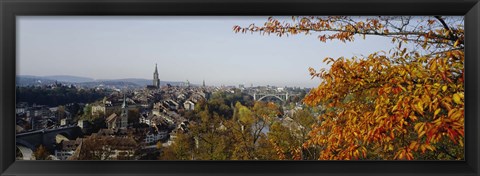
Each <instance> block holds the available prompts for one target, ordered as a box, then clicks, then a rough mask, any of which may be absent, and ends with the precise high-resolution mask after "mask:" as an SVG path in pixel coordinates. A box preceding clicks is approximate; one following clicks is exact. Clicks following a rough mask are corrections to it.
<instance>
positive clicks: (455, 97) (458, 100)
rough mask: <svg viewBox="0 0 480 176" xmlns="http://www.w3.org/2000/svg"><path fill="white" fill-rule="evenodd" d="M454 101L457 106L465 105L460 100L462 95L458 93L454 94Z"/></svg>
mask: <svg viewBox="0 0 480 176" xmlns="http://www.w3.org/2000/svg"><path fill="white" fill-rule="evenodd" d="M453 101H454V102H455V103H457V104H463V102H462V101H461V100H460V95H458V93H456V94H453Z"/></svg>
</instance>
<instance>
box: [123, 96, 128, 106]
mask: <svg viewBox="0 0 480 176" xmlns="http://www.w3.org/2000/svg"><path fill="white" fill-rule="evenodd" d="M127 107H128V105H127V97H126V96H125V94H123V103H122V108H123V109H125V108H127Z"/></svg>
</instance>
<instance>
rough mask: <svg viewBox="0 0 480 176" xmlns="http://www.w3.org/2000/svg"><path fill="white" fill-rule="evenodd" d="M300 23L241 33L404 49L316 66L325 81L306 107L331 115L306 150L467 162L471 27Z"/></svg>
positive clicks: (414, 22) (416, 21)
mask: <svg viewBox="0 0 480 176" xmlns="http://www.w3.org/2000/svg"><path fill="white" fill-rule="evenodd" d="M292 19H293V22H292V23H285V22H284V23H282V22H280V21H278V20H276V19H274V18H269V19H268V21H267V22H266V23H265V24H264V26H255V25H253V24H252V25H250V26H249V27H245V28H242V27H240V26H235V27H234V31H235V32H244V33H245V32H248V31H251V32H260V33H262V34H276V35H278V36H283V35H296V34H302V33H303V34H309V33H318V38H319V40H320V41H322V42H327V41H329V40H339V41H342V42H351V41H354V39H355V38H356V37H358V36H360V37H363V38H365V36H369V35H375V36H382V37H389V38H391V39H392V43H393V45H394V46H396V47H395V48H393V49H392V50H390V51H388V52H387V51H380V52H376V53H372V54H370V55H368V56H362V57H353V58H344V57H340V58H337V59H333V58H325V59H324V60H323V61H324V62H326V63H327V64H330V65H331V67H330V68H329V69H328V70H325V69H322V70H320V71H318V72H317V71H316V70H315V69H313V68H310V73H311V75H312V78H314V77H318V78H320V79H321V81H322V82H321V83H320V85H319V86H318V87H317V88H315V89H313V90H311V91H310V93H309V94H308V95H307V97H306V98H305V100H304V102H305V103H307V104H308V105H310V106H320V107H322V108H323V109H325V113H323V114H321V115H320V116H319V120H320V121H321V123H320V124H318V125H315V126H314V127H313V129H312V131H311V132H310V133H309V136H310V138H309V139H308V140H307V141H306V142H305V143H304V144H303V146H304V148H309V147H312V146H320V148H321V151H320V155H319V157H318V159H321V160H350V159H387V160H392V159H395V160H404V159H406V160H412V159H440V160H446V159H463V158H464V154H463V144H464V51H463V49H464V38H465V37H464V30H463V24H461V23H460V22H458V21H455V20H456V19H453V18H452V19H449V18H445V17H441V16H434V17H424V18H413V17H367V18H353V17H343V16H330V17H293V18H292ZM402 45H403V46H402ZM280 130H281V129H280Z"/></svg>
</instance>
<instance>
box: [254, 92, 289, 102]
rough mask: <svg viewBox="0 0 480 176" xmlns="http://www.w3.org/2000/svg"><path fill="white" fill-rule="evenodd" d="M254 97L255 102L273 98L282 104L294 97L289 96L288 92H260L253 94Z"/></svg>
mask: <svg viewBox="0 0 480 176" xmlns="http://www.w3.org/2000/svg"><path fill="white" fill-rule="evenodd" d="M251 95H252V96H253V100H255V101H262V100H263V99H264V98H267V97H272V98H276V99H278V100H280V101H282V102H285V101H287V100H288V98H289V97H290V96H292V95H289V94H288V92H281V93H266V92H265V93H260V92H255V93H253V94H251Z"/></svg>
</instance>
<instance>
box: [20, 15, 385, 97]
mask: <svg viewBox="0 0 480 176" xmlns="http://www.w3.org/2000/svg"><path fill="white" fill-rule="evenodd" d="M267 18H268V17H30V16H28V17H27V16H21V17H18V36H17V38H18V41H19V42H18V47H17V48H18V50H17V52H18V53H17V54H18V59H17V62H18V63H17V74H18V75H34V76H49V75H71V76H80V77H89V78H93V79H124V78H140V79H152V76H153V71H154V67H155V64H156V63H157V64H158V72H159V77H160V81H182V82H184V81H186V80H188V81H189V82H190V83H192V84H199V85H201V84H202V82H203V80H205V81H206V83H207V84H208V85H214V86H221V85H235V86H237V85H239V84H244V85H245V86H250V85H252V84H253V85H254V86H255V85H271V86H278V87H283V86H292V87H293V86H296V87H308V88H311V87H316V86H318V84H319V83H320V80H318V79H313V80H312V79H311V77H310V75H309V72H308V68H309V67H312V68H315V69H320V68H326V65H325V64H324V63H322V60H323V58H325V57H333V58H337V57H340V56H345V57H352V56H359V55H362V54H368V53H372V52H375V51H380V50H388V49H390V48H392V45H391V43H390V40H389V39H385V38H378V37H369V38H367V39H366V40H358V41H355V42H352V43H347V44H345V43H342V42H338V43H337V42H336V41H332V42H330V43H329V44H326V43H322V42H320V41H319V40H318V39H317V37H316V36H315V34H313V35H310V36H303V35H302V36H289V37H277V36H259V35H258V34H239V33H234V32H233V30H232V27H233V26H234V25H240V26H248V25H249V24H251V23H256V24H261V23H263V22H265V21H266V19H267ZM277 18H283V19H285V20H286V21H288V20H289V19H290V17H277ZM52 63H53V64H52Z"/></svg>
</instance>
